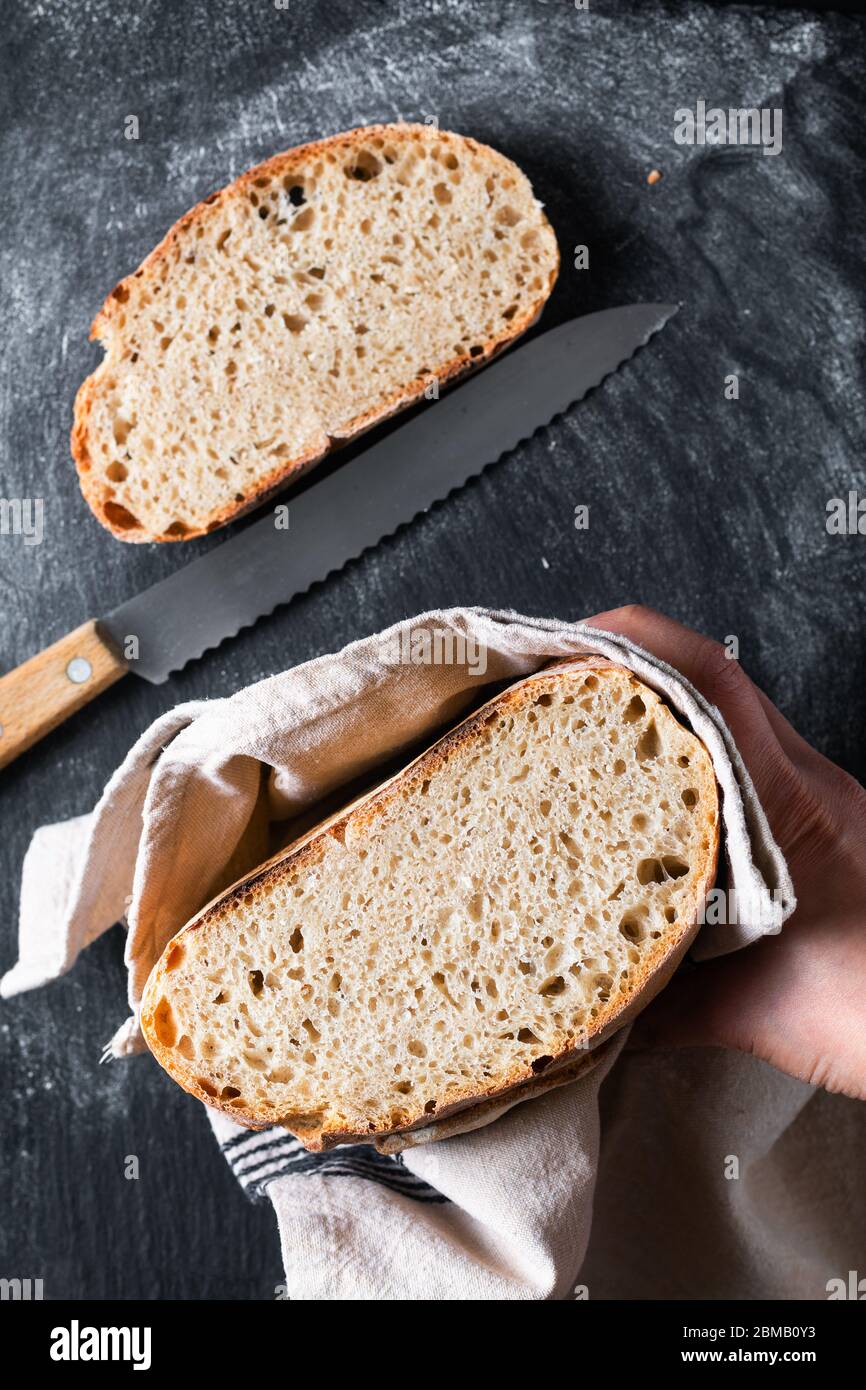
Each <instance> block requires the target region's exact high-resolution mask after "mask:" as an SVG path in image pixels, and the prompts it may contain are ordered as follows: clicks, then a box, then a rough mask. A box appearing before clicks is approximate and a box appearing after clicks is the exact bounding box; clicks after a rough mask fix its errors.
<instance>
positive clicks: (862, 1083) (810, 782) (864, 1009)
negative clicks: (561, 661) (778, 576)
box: [587, 605, 866, 1100]
mask: <svg viewBox="0 0 866 1390" xmlns="http://www.w3.org/2000/svg"><path fill="white" fill-rule="evenodd" d="M587 622H589V623H590V624H591V625H592V626H593V627H598V628H603V629H604V630H605V631H607V632H614V633H618V634H622V635H623V636H625V637H629V638H631V639H632V641H634V642H637V643H638V644H639V645H640V646H642V647H645V648H646V649H647V650H648V651H650V652H653V653H654V654H655V655H656V656H658V657H661V658H662V660H664V661H667V662H669V663H670V665H671V666H674V667H675V668H676V669H677V670H678V671H680V672H681V673H682V674H683V675H684V676H685V677H686V678H687V679H688V680H690V681H691V682H692V684H693V685H694V686H695V687H696V688H697V689H698V690H699V691H700V692H701V694H702V695H704V696H705V697H706V698H707V699H708V700H709V701H710V702H711V704H714V705H715V706H716V707H717V708H718V709H719V710H720V712H721V714H722V715H723V717H724V719H725V720H726V722H727V724H728V727H729V729H730V730H731V733H732V734H733V736H734V739H735V740H736V743H737V747H738V748H739V750H740V753H741V755H742V758H743V761H744V762H745V764H746V767H747V768H748V770H749V773H750V774H751V777H752V781H753V782H754V784H755V788H756V790H757V793H758V796H759V797H760V799H761V803H762V805H763V807H764V811H765V812H766V815H767V819H768V820H769V822H770V827H771V829H772V831H773V834H774V836H775V838H776V841H777V842H778V844H779V846H780V848H781V850H782V853H783V854H784V855H785V858H786V859H787V861H788V866H789V869H790V871H791V877H792V878H793V880H794V889H795V892H796V894H797V909H796V911H795V913H794V915H793V916H792V917H791V918H790V920H789V921H788V922H787V923H786V925H785V926H784V928H783V929H782V932H781V934H780V935H778V936H766V937H763V938H762V939H761V940H760V941H758V942H756V943H755V944H754V945H752V946H749V947H748V948H746V949H744V950H742V951H736V952H734V953H732V954H731V955H729V956H723V957H721V958H719V959H716V960H713V961H707V962H704V963H702V964H700V965H699V966H698V967H697V968H696V969H694V970H691V971H688V972H686V973H685V974H680V975H678V976H677V977H676V978H675V979H674V980H673V982H672V983H671V985H670V986H669V987H668V988H667V989H666V990H664V991H663V993H662V994H661V995H660V996H659V998H658V999H657V1000H655V1001H654V1003H653V1004H652V1005H651V1006H650V1007H649V1009H648V1010H647V1011H646V1013H645V1014H643V1015H641V1017H640V1019H639V1020H638V1022H637V1024H636V1025H635V1028H634V1030H633V1032H632V1038H631V1040H630V1045H631V1046H635V1047H640V1048H653V1047H731V1048H737V1049H739V1050H740V1051H742V1052H751V1053H754V1054H755V1056H758V1057H762V1058H763V1059H764V1060H765V1061H767V1062H770V1063H772V1065H773V1066H775V1067H778V1068H779V1069H780V1070H782V1071H784V1072H787V1073H788V1074H789V1075H791V1076H797V1077H800V1078H801V1079H802V1080H804V1081H808V1082H811V1083H812V1084H813V1085H816V1086H824V1087H826V1088H827V1090H829V1091H841V1092H844V1093H845V1094H846V1095H849V1096H854V1097H857V1098H859V1099H861V1100H864V1099H866V791H864V789H863V788H862V787H861V786H860V785H859V783H858V782H855V781H854V779H853V778H852V777H849V776H848V774H847V773H845V772H843V771H842V769H841V768H839V767H837V766H836V765H835V764H834V763H831V762H830V761H829V760H828V759H827V758H825V757H823V756H822V754H820V753H818V752H816V751H815V749H814V748H812V747H810V745H809V744H808V743H806V741H805V739H803V738H801V737H800V735H799V734H798V733H796V731H795V730H794V729H793V728H792V727H791V725H790V724H789V723H788V721H787V720H786V719H785V718H784V716H783V715H782V714H780V713H779V711H778V710H777V709H776V707H775V705H774V704H773V703H772V701H771V700H770V699H769V698H768V697H767V696H766V695H765V694H764V693H763V691H761V690H759V689H758V687H757V686H756V685H755V684H754V683H753V682H752V681H751V680H750V679H749V677H748V676H747V675H746V673H745V672H744V671H743V669H742V667H741V666H740V665H739V663H738V662H736V661H733V660H731V659H730V658H729V657H728V655H727V653H726V651H725V648H724V647H723V646H722V645H721V644H720V643H718V642H714V641H712V640H711V639H710V638H708V637H702V636H701V635H700V634H699V633H696V632H692V631H691V630H690V629H689V628H686V627H683V626H682V625H681V624H680V623H677V622H674V621H673V620H672V619H670V618H666V617H665V616H664V615H663V614H661V613H657V612H655V611H654V610H653V609H650V608H643V607H640V606H638V605H630V606H629V607H626V608H617V609H613V610H612V611H610V612H607V613H600V614H597V615H596V616H595V617H594V618H588V619H587Z"/></svg>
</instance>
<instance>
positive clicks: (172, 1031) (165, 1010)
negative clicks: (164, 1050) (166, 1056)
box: [153, 999, 177, 1047]
mask: <svg viewBox="0 0 866 1390" xmlns="http://www.w3.org/2000/svg"><path fill="white" fill-rule="evenodd" d="M153 1028H154V1032H155V1033H156V1037H157V1040H158V1041H159V1042H161V1043H162V1045H163V1047H174V1045H175V1043H176V1042H177V1023H176V1021H175V1017H174V1010H173V1009H172V1007H171V1004H170V1003H169V1002H168V1000H167V999H160V1001H159V1003H158V1004H157V1006H156V1009H155V1010H154V1014H153Z"/></svg>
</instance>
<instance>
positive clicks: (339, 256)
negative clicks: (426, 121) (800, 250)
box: [72, 124, 559, 541]
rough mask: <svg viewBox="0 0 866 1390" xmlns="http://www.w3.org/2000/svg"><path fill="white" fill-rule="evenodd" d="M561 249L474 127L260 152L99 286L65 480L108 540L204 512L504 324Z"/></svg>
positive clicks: (395, 404)
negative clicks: (89, 361)
mask: <svg viewBox="0 0 866 1390" xmlns="http://www.w3.org/2000/svg"><path fill="white" fill-rule="evenodd" d="M558 266H559V254H558V250H557V245H556V238H555V237H554V235H553V232H552V230H551V228H550V226H549V224H548V222H547V219H546V218H545V216H544V213H543V211H542V208H541V205H540V203H538V202H537V201H536V199H535V198H534V196H533V193H532V188H531V187H530V184H529V180H528V179H527V178H526V176H525V175H524V174H523V173H522V172H521V170H520V169H518V168H517V166H516V165H515V164H513V163H512V162H511V160H509V159H506V158H505V157H504V156H503V155H501V154H498V153H497V152H496V151H495V150H492V149H490V148H488V147H487V146H486V145H480V144H478V142H477V141H475V140H470V139H468V138H466V137H464V136H461V135H454V134H451V133H450V132H448V131H443V130H438V129H436V128H435V127H431V126H419V125H402V124H401V125H382V126H371V127H367V128H363V129H359V130H353V131H349V132H348V133H346V134H343V135H334V136H332V137H331V138H330V139H327V140H321V141H318V142H317V143H315V144H311V145H302V146H300V147H299V148H297V149H291V150H286V151H285V152H284V153H283V154H278V155H275V156H274V158H273V159H269V160H267V162H266V163H264V164H260V165H258V166H257V167H256V168H254V169H250V170H249V171H248V172H247V173H245V174H243V175H241V177H240V178H239V179H236V180H235V182H234V183H232V184H230V185H229V186H228V187H227V188H224V189H222V190H221V191H220V192H219V193H214V194H212V195H211V197H209V198H206V199H205V200H204V202H202V203H199V204H198V206H197V207H194V208H193V209H192V211H191V212H188V213H187V214H186V216H184V217H182V218H181V219H180V221H179V222H177V223H176V224H175V226H174V227H172V229H171V231H170V232H169V233H168V235H167V236H166V237H165V239H164V240H163V241H162V242H161V243H160V245H159V246H157V248H156V250H155V251H153V252H152V254H151V255H149V256H148V257H147V259H146V260H145V261H144V262H143V264H142V265H141V266H140V267H139V269H138V270H136V271H135V272H134V273H133V274H132V275H130V276H128V277H127V278H126V279H125V280H122V281H121V282H120V284H119V285H118V286H117V287H116V288H115V289H114V290H112V292H111V294H110V295H109V296H108V298H107V300H106V301H105V304H104V305H103V307H102V310H101V311H100V313H99V314H98V316H97V318H96V320H95V322H94V324H93V328H92V329H91V334H90V336H91V338H97V339H98V340H99V341H100V342H101V343H102V345H103V347H104V348H105V353H106V355H105V359H104V360H103V362H102V363H101V365H100V366H99V367H98V368H97V370H96V371H95V372H94V373H93V375H92V376H90V377H88V378H87V380H86V381H85V382H84V384H83V385H82V387H81V389H80V390H79V392H78V396H77V399H76V402H75V423H74V427H73V430H72V454H73V457H74V459H75V462H76V465H77V468H78V473H79V478H80V482H81V488H82V491H83V493H84V496H85V498H86V499H87V501H88V503H89V504H90V507H91V508H92V510H93V512H94V513H95V515H96V517H97V518H98V520H99V521H101V522H102V524H103V525H104V526H107V527H108V529H109V530H110V531H112V532H113V533H114V534H115V535H116V536H118V537H120V539H121V540H126V541H173V540H183V539H186V538H188V537H190V536H200V535H202V534H203V533H204V532H207V531H212V530H214V529H215V528H216V527H218V526H221V525H223V524H224V523H225V522H226V521H229V520H231V518H232V517H235V516H237V515H239V514H240V513H241V512H243V511H245V510H247V509H249V508H250V507H254V506H257V505H258V504H260V503H261V502H262V501H264V499H265V498H266V497H267V496H268V494H270V493H272V492H273V491H274V490H275V489H277V488H278V487H280V486H281V485H283V484H284V483H285V482H286V481H287V480H288V479H291V478H294V477H295V476H296V475H298V474H300V473H301V472H302V471H303V470H304V469H306V468H309V467H310V466H311V465H313V464H315V463H317V462H318V461H319V460H320V459H321V458H322V457H323V455H325V454H326V453H327V452H328V450H329V449H330V448H331V447H332V446H333V445H335V444H338V443H342V442H345V441H346V440H349V439H351V438H353V437H354V436H355V435H358V434H360V433H362V432H363V431H364V430H366V429H369V428H370V426H372V425H375V424H376V423H377V421H379V420H382V419H384V418H385V417H386V416H389V415H392V414H394V413H395V412H396V411H398V410H401V409H403V408H404V407H405V406H407V405H410V404H411V403H412V402H413V401H415V400H417V399H419V397H420V396H421V395H423V393H424V391H425V388H427V387H429V386H430V385H431V383H433V382H434V381H439V382H441V383H444V382H446V381H448V380H449V379H451V378H453V377H455V376H457V375H458V374H459V373H461V372H463V371H464V370H466V369H468V368H471V367H477V366H480V365H482V364H483V363H484V362H485V361H487V360H488V359H489V358H490V357H492V356H493V355H494V354H495V353H497V352H498V351H499V350H500V349H502V348H504V347H506V346H507V345H508V344H509V343H510V342H513V340H514V339H515V338H517V337H519V336H520V334H521V333H523V332H524V331H525V330H526V329H527V328H529V327H530V325H531V324H532V323H533V322H534V321H535V320H536V319H537V317H538V315H539V314H540V312H541V310H542V308H543V306H544V303H545V301H546V299H547V297H548V295H549V294H550V291H551V290H552V288H553V284H554V281H555V279H556V275H557V270H558Z"/></svg>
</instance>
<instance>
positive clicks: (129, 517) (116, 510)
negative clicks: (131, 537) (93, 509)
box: [102, 501, 139, 531]
mask: <svg viewBox="0 0 866 1390" xmlns="http://www.w3.org/2000/svg"><path fill="white" fill-rule="evenodd" d="M102 510H103V511H104V513H105V516H106V519H107V521H108V523H109V525H110V526H112V527H113V528H114V530H115V531H136V530H138V529H139V520H138V517H137V516H133V514H132V512H130V511H128V510H127V508H126V507H122V506H121V505H120V503H119V502H111V501H107V502H103V504H102Z"/></svg>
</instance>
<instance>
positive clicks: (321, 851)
mask: <svg viewBox="0 0 866 1390" xmlns="http://www.w3.org/2000/svg"><path fill="white" fill-rule="evenodd" d="M717 846H718V800H717V793H716V782H715V777H714V774H713V769H712V765H711V762H710V758H709V756H708V754H707V752H706V750H705V748H704V746H703V744H701V743H700V742H699V740H698V739H697V738H696V737H695V736H694V735H693V734H692V733H690V732H689V731H687V730H686V729H685V728H684V727H683V726H682V725H681V724H679V723H678V721H677V719H676V718H675V717H674V715H673V714H672V713H671V711H670V709H669V708H668V707H667V706H666V705H665V704H663V703H662V701H661V700H660V699H659V697H658V696H657V695H656V694H655V693H654V692H653V691H652V690H649V689H647V688H646V687H645V686H644V685H642V684H641V683H640V682H638V681H637V680H636V679H635V678H634V677H633V676H632V675H631V674H630V673H629V672H628V671H626V670H624V669H623V668H621V667H618V666H615V665H611V664H609V663H607V662H604V661H602V660H600V659H598V658H581V659H577V660H574V661H572V662H569V663H567V664H564V665H561V666H557V667H555V668H549V669H547V670H544V671H541V672H540V673H538V674H537V675H534V676H531V677H529V678H528V679H525V680H522V681H520V682H519V683H518V684H516V685H514V686H511V687H510V688H509V689H507V690H506V691H505V693H504V694H501V695H499V696H497V697H496V698H495V699H494V700H492V701H491V702H490V703H488V704H487V705H485V706H484V707H483V708H482V709H481V710H480V711H478V712H477V713H475V714H473V715H472V716H471V717H470V718H469V719H467V720H466V721H464V722H463V723H462V724H461V725H459V726H458V727H457V728H456V729H455V730H454V731H453V732H452V733H450V734H448V735H447V736H446V737H445V738H443V739H442V740H440V742H438V743H437V744H435V745H434V746H433V747H432V748H431V749H430V750H429V751H428V752H426V753H424V754H423V755H422V756H421V757H420V758H418V759H417V760H416V761H415V762H413V763H412V764H411V765H410V766H409V767H408V768H406V769H405V771H403V772H401V773H400V774H399V775H398V776H397V777H395V778H393V779H392V780H390V781H389V782H387V783H385V784H384V785H383V786H382V787H380V788H378V789H377V790H376V791H374V792H371V793H370V794H368V795H367V796H366V797H364V798H362V799H361V800H360V801H359V802H357V803H355V805H354V806H353V807H351V808H350V809H349V810H348V811H347V812H346V813H344V814H341V815H339V816H337V817H334V818H332V819H331V820H330V821H328V822H326V823H325V824H324V825H323V826H321V827H319V828H318V829H317V830H316V831H313V832H312V833H311V834H310V835H309V836H307V837H305V838H304V840H302V841H300V842H298V843H297V844H296V845H294V846H293V847H292V848H291V849H290V850H288V851H286V852H285V853H284V854H283V855H281V856H280V857H278V858H277V859H276V860H275V861H272V862H271V863H270V864H269V865H266V866H265V867H264V868H263V869H261V870H259V871H258V872H256V873H255V874H253V875H252V877H250V878H249V879H247V880H246V881H244V882H242V883H240V884H238V885H236V886H235V887H233V888H231V889H230V890H229V891H228V892H227V893H225V894H224V895H223V896H222V897H221V898H219V899H218V900H217V901H216V902H214V903H213V904H211V905H210V906H208V907H207V908H206V909H204V911H203V912H202V913H200V914H199V916H198V917H196V918H194V919H193V921H192V922H190V923H189V924H188V925H187V926H186V927H185V928H184V929H183V930H182V931H181V932H180V933H179V934H178V935H177V936H176V937H175V938H174V940H173V941H171V942H170V944H169V945H168V947H167V948H166V950H165V952H164V954H163V956H162V958H161V960H160V961H159V962H158V964H157V965H156V966H155V968H154V970H153V971H152V973H151V976H150V979H149V980H148V984H147V988H146V990H145V995H144V1000H143V1004H142V1009H141V1020H142V1027H143V1030H144V1035H145V1037H146V1039H147V1042H148V1044H149V1046H150V1048H151V1050H152V1051H153V1053H154V1054H155V1056H156V1057H157V1059H158V1060H159V1061H160V1062H161V1063H162V1065H163V1066H164V1067H165V1068H166V1070H167V1071H168V1072H169V1073H170V1074H171V1075H172V1076H173V1077H174V1078H175V1080H177V1081H178V1082H179V1083H180V1084H181V1086H183V1087H185V1088H186V1090H188V1091H191V1092H192V1093H193V1094H194V1095H196V1096H198V1097H199V1098H200V1099H201V1100H203V1101H205V1102H207V1103H208V1104H210V1105H214V1106H217V1107H218V1108H220V1109H222V1110H225V1111H226V1112H227V1113H229V1114H230V1115H232V1116H234V1117H235V1118H236V1119H238V1120H240V1121H242V1122H244V1123H247V1124H252V1125H265V1124H274V1123H275V1124H280V1125H284V1126H285V1127H286V1128H287V1129H289V1130H291V1131H292V1132H293V1133H294V1134H296V1135H297V1136H298V1138H299V1139H301V1141H302V1142H303V1143H304V1144H305V1145H306V1147H307V1148H309V1149H322V1148H330V1147H331V1146H333V1145H335V1144H340V1143H346V1142H358V1141H359V1140H373V1141H381V1139H382V1137H383V1136H387V1135H393V1134H394V1133H396V1132H401V1131H405V1130H408V1129H412V1128H413V1127H417V1126H424V1125H428V1124H430V1123H431V1121H435V1122H439V1121H441V1120H442V1119H443V1118H444V1117H446V1116H448V1115H449V1114H452V1113H454V1112H456V1111H458V1110H460V1109H462V1108H466V1107H471V1106H477V1105H478V1104H479V1103H482V1104H484V1103H487V1102H489V1101H491V1100H492V1099H493V1098H496V1097H502V1096H505V1095H507V1094H508V1093H509V1092H512V1091H513V1092H514V1093H515V1094H519V1092H520V1089H521V1088H523V1089H524V1091H526V1090H529V1091H530V1093H531V1087H530V1085H529V1083H532V1082H533V1081H534V1080H537V1079H538V1078H539V1075H540V1074H541V1073H544V1074H545V1077H546V1076H547V1075H548V1074H549V1075H550V1077H551V1079H553V1077H554V1076H555V1074H556V1072H557V1071H558V1070H559V1069H563V1070H565V1069H567V1068H569V1067H573V1065H574V1063H575V1061H576V1060H579V1059H580V1057H581V1056H582V1055H585V1051H586V1049H588V1048H592V1047H595V1046H597V1045H598V1044H599V1043H600V1042H602V1041H603V1040H604V1039H605V1038H606V1037H608V1036H610V1034H611V1033H612V1031H614V1030H615V1029H616V1028H618V1027H620V1026H621V1025H622V1023H623V1022H625V1021H626V1020H627V1019H628V1018H630V1017H632V1015H633V1014H634V1013H635V1012H636V1011H637V1010H638V1009H639V1008H640V1007H642V1006H643V1005H644V1004H645V1003H646V1002H648V1000H649V999H650V998H651V997H652V995H653V994H654V993H655V992H656V991H657V990H658V989H659V988H660V987H661V985H662V984H663V983H665V981H666V980H667V978H668V977H669V975H670V974H671V973H672V971H673V969H674V967H675V965H676V964H677V962H678V961H679V959H680V958H681V956H682V954H683V952H684V951H685V949H686V947H687V945H688V943H689V942H690V940H691V939H692V936H693V934H694V932H695V930H696V927H695V922H696V917H697V914H698V910H699V907H700V905H701V903H702V901H703V898H704V895H705V893H706V892H707V890H708V889H709V888H710V887H711V886H712V883H713V880H714V877H715V870H716V857H717Z"/></svg>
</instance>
